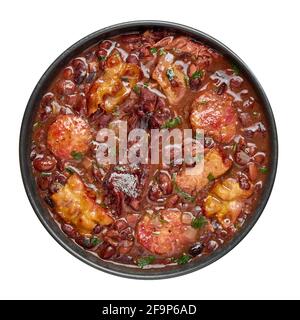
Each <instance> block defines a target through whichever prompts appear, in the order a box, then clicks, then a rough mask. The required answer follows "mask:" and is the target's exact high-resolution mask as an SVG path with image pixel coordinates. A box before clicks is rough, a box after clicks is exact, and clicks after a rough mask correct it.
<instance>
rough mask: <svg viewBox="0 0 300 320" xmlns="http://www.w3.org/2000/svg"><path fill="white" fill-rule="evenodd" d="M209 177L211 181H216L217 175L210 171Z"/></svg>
mask: <svg viewBox="0 0 300 320" xmlns="http://www.w3.org/2000/svg"><path fill="white" fill-rule="evenodd" d="M207 179H208V180H209V181H214V180H215V179H216V178H215V176H214V175H213V174H212V173H211V172H210V173H209V174H208V176H207Z"/></svg>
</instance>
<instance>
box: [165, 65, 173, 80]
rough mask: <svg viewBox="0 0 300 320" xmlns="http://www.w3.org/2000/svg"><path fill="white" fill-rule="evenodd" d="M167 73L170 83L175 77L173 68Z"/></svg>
mask: <svg viewBox="0 0 300 320" xmlns="http://www.w3.org/2000/svg"><path fill="white" fill-rule="evenodd" d="M166 73H167V77H168V79H169V81H172V80H173V79H174V77H175V73H174V70H173V69H172V68H168V69H167V72H166Z"/></svg>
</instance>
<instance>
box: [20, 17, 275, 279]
mask: <svg viewBox="0 0 300 320" xmlns="http://www.w3.org/2000/svg"><path fill="white" fill-rule="evenodd" d="M149 28H150V29H151V28H152V29H155V28H160V29H161V28H167V29H171V30H174V31H177V32H180V33H181V34H185V35H188V36H191V37H192V38H194V39H195V40H198V41H200V42H202V43H204V44H206V45H208V46H210V47H212V48H214V49H216V50H217V51H218V52H220V53H222V54H223V55H224V56H226V57H228V58H229V59H230V60H231V61H232V62H234V63H235V64H236V65H237V66H238V67H239V68H240V70H241V71H242V73H243V75H245V76H246V77H247V78H248V80H249V81H250V83H251V85H252V86H253V88H254V89H255V91H256V94H257V96H258V98H259V99H260V101H261V103H262V106H263V108H264V111H265V116H266V119H267V121H268V125H269V135H270V153H271V159H270V170H269V174H268V178H267V180H266V182H265V185H264V189H263V192H262V194H261V197H260V201H259V203H258V205H257V207H256V210H255V211H254V212H253V213H252V215H251V216H250V217H249V218H248V219H247V221H246V223H245V224H244V226H243V227H242V228H241V230H240V231H239V232H238V233H237V234H236V235H235V236H234V237H233V238H232V239H231V240H230V241H229V242H227V243H226V244H225V245H224V246H222V247H220V248H219V249H217V250H216V251H214V252H213V253H212V254H210V255H208V256H205V257H201V258H198V259H195V260H194V261H192V262H190V263H188V264H186V265H181V266H171V267H165V268H162V269H149V270H147V269H140V268H136V267H128V266H124V265H121V264H117V263H112V262H106V261H104V260H100V259H99V258H98V257H97V256H96V255H94V254H93V253H90V252H88V251H86V250H84V249H82V248H81V247H79V246H78V245H77V244H75V243H74V242H73V241H72V240H70V239H69V238H68V237H67V236H66V235H65V234H64V233H63V232H62V231H61V229H60V228H59V226H58V224H57V223H56V222H55V221H54V220H53V218H52V217H51V215H50V213H49V212H48V210H47V208H46V207H45V205H44V204H43V201H42V200H41V199H40V197H39V194H38V191H37V188H36V183H35V180H34V177H33V174H32V169H31V161H30V149H31V134H32V125H33V121H34V117H35V113H36V111H37V108H38V106H39V101H40V99H41V97H42V96H43V94H44V93H45V92H46V90H47V88H48V86H49V85H50V84H51V82H52V81H53V80H54V78H55V77H56V76H57V74H58V72H59V71H60V70H61V68H63V67H64V66H65V64H67V63H68V62H69V61H70V60H71V59H72V58H74V57H75V56H76V55H78V54H79V53H81V52H82V51H84V50H85V49H87V48H89V47H90V46H92V45H94V44H96V43H97V42H99V41H101V40H103V39H105V38H109V37H112V36H115V35H118V34H124V33H131V32H136V31H143V30H146V29H149ZM19 152H20V166H21V172H22V178H23V182H24V186H25V189H26V193H27V195H28V198H29V200H30V202H31V205H32V207H33V209H34V211H35V213H36V214H37V216H38V218H39V219H40V221H41V222H42V224H43V225H44V226H45V228H46V229H47V230H48V232H49V233H50V234H51V235H52V236H53V237H54V238H55V240H56V241H58V242H59V243H60V244H61V245H62V246H63V247H64V248H65V249H66V250H68V251H69V252H70V253H72V254H73V255H74V256H76V257H77V258H79V259H80V260H82V261H84V262H86V263H88V264H89V265H91V266H93V267H95V268H97V269H100V270H102V271H106V272H109V273H111V274H115V275H119V276H124V277H129V278H136V279H161V278H168V277H174V276H179V275H183V274H186V273H189V272H192V271H195V270H197V269H200V268H203V267H205V266H207V265H208V264H210V263H212V262H214V261H216V260H217V259H219V258H220V257H222V256H223V255H225V254H226V253H228V252H229V251H230V250H231V249H232V248H233V247H235V246H236V245H237V244H238V243H239V242H240V241H241V240H242V239H243V238H244V237H245V235H246V234H247V233H248V232H249V231H250V229H251V228H252V227H253V226H254V224H255V223H256V221H257V219H258V218H259V216H260V214H261V213H262V211H263V209H264V207H265V205H266V203H267V201H268V198H269V196H270V193H271V190H272V186H273V183H274V180H275V175H276V168H277V157H278V155H277V152H278V146H277V133H276V125H275V121H274V117H273V113H272V110H271V107H270V104H269V101H268V99H267V97H266V95H265V93H264V91H263V89H262V87H261V85H260V84H259V82H258V80H257V79H256V77H255V76H254V75H253V73H252V72H251V71H250V69H249V68H248V67H247V66H246V64H245V63H244V62H243V61H242V60H241V59H240V58H239V57H238V56H237V55H236V54H235V53H233V52H232V51H231V50H230V49H229V48H227V47H226V46H225V45H223V44H222V43H220V42H219V41H217V40H216V39H214V38H212V37H210V36H209V35H207V34H205V33H203V32H200V31H198V30H195V29H193V28H190V27H187V26H183V25H179V24H175V23H171V22H163V21H133V22H127V23H122V24H118V25H114V26H111V27H108V28H105V29H102V30H99V31H96V32H94V33H92V34H91V35H89V36H87V37H85V38H83V39H81V40H80V41H78V42H77V43H75V44H74V45H73V46H71V47H70V48H69V49H67V50H66V51H65V52H64V53H62V54H61V55H60V56H59V57H58V58H57V59H56V60H55V61H54V62H53V63H52V64H51V66H50V67H49V68H48V69H47V71H46V72H45V73H44V75H43V76H42V77H41V79H40V80H39V82H38V84H37V85H36V87H35V89H34V91H33V93H32V95H31V97H30V99H29V101H28V104H27V107H26V110H25V113H24V117H23V122H22V127H21V132H20V145H19Z"/></svg>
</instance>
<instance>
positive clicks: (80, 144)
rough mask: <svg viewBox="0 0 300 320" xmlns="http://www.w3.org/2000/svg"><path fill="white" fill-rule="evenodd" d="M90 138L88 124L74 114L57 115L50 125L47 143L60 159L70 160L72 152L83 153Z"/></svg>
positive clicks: (87, 146)
mask: <svg viewBox="0 0 300 320" xmlns="http://www.w3.org/2000/svg"><path fill="white" fill-rule="evenodd" d="M91 140H92V133H91V129H90V126H89V124H88V123H87V122H86V121H85V120H83V119H82V118H81V117H78V116H75V115H70V114H68V115H59V116H58V117H57V118H56V120H55V121H54V122H53V123H52V124H51V125H50V127H49V130H48V136H47V144H48V147H49V149H50V150H51V152H52V153H53V154H54V155H55V156H56V157H58V158H60V159H65V160H70V159H72V158H73V155H74V154H78V153H81V154H84V153H85V152H86V151H87V150H88V148H89V143H90V142H91Z"/></svg>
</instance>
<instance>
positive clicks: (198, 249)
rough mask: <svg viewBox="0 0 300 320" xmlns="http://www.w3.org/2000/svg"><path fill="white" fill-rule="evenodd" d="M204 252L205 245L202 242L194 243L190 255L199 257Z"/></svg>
mask: <svg viewBox="0 0 300 320" xmlns="http://www.w3.org/2000/svg"><path fill="white" fill-rule="evenodd" d="M202 250H203V245H202V243H200V242H196V243H194V244H193V245H192V246H191V247H190V249H189V254H190V255H191V256H193V257H195V256H197V255H198V254H200V253H201V252H202Z"/></svg>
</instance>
